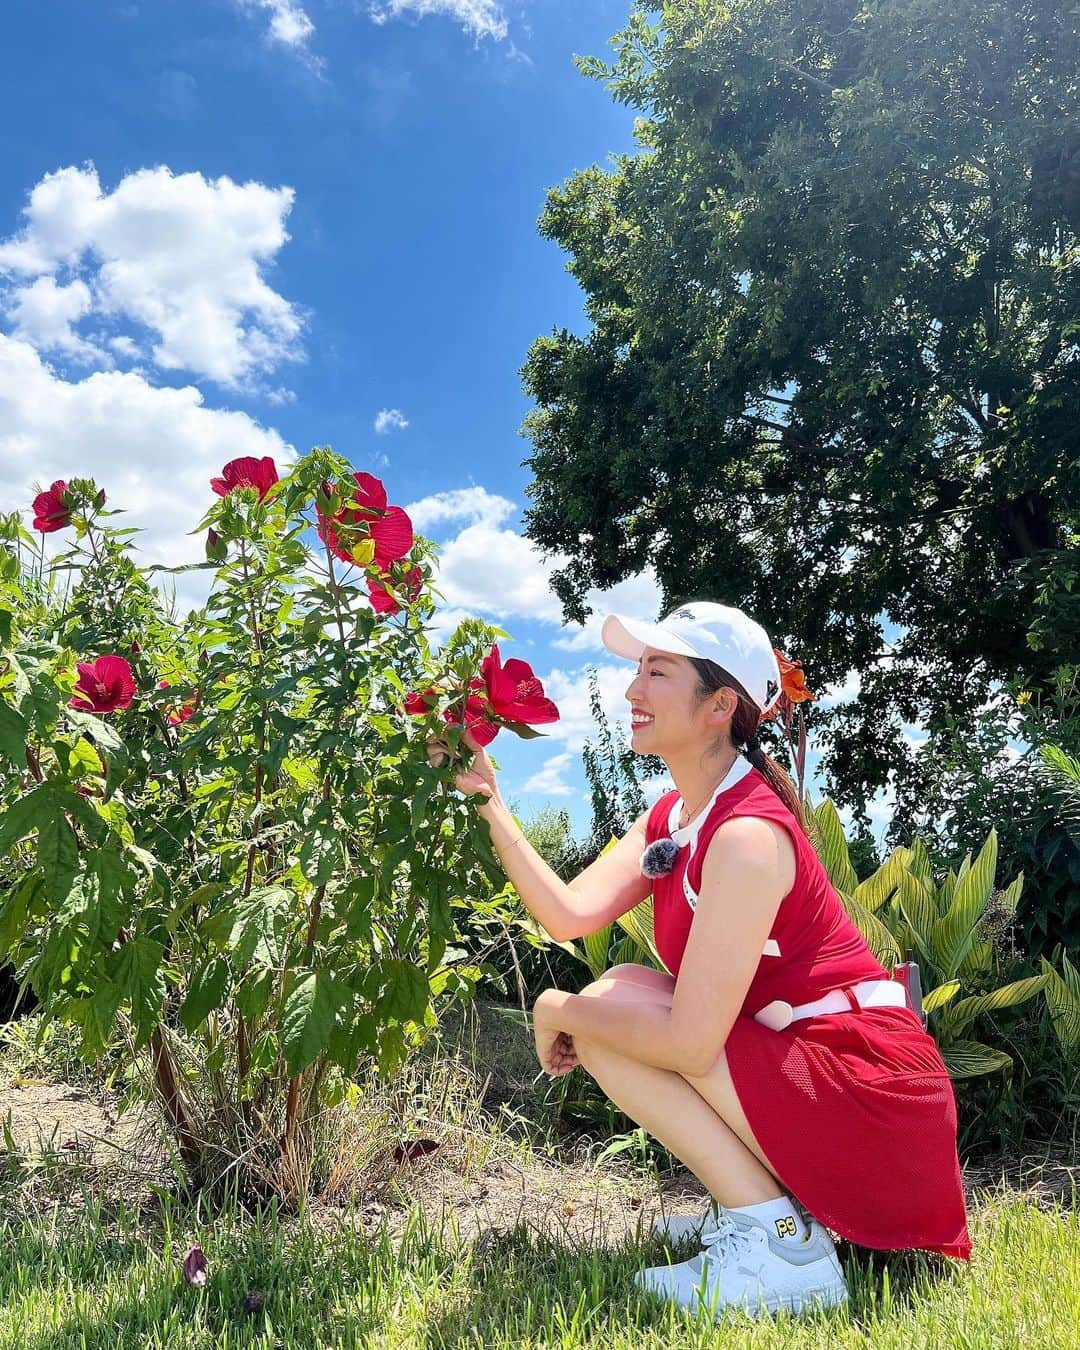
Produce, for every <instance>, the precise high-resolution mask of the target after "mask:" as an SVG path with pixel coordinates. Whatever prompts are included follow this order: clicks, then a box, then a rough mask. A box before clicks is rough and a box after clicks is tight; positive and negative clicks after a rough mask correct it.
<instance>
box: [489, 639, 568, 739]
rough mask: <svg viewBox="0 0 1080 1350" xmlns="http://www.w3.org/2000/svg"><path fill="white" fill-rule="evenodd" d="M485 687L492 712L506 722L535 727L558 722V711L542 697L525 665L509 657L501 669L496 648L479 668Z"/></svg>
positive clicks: (547, 699)
mask: <svg viewBox="0 0 1080 1350" xmlns="http://www.w3.org/2000/svg"><path fill="white" fill-rule="evenodd" d="M480 673H481V674H482V675H483V677H484V685H485V687H486V689H487V694H488V698H489V699H490V701H491V711H492V712H493V713H494V714H495V715H496V717H502V718H504V719H505V720H506V721H507V722H524V723H525V724H526V725H527V726H538V725H539V724H541V723H543V722H557V721H558V720H559V710H558V708H556V706H555V704H554V703H552V701H551V699H549V698H545V697H544V686H543V685H542V684H541V683H540V681H539V680H538V679H537V678H536V676H535V675H534V674H533V670H532V666H530V665H529V663H528V661H519V660H518V658H517V657H511V658H510V660H509V661H507V662H506V664H505V665H503V663H502V660H501V658H500V656H499V648H498V647H497V646H493V647H492V649H491V655H490V656H485V657H484V660H483V663H482V664H481V666H480Z"/></svg>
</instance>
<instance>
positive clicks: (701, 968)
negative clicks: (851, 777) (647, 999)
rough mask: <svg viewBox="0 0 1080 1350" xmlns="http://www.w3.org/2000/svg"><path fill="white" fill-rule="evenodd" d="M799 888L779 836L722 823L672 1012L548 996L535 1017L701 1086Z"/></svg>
mask: <svg viewBox="0 0 1080 1350" xmlns="http://www.w3.org/2000/svg"><path fill="white" fill-rule="evenodd" d="M794 882H795V850H794V847H793V845H792V843H791V840H790V839H789V838H788V835H787V832H786V831H785V830H784V829H783V828H782V827H781V826H779V825H774V824H772V823H771V822H769V821H765V820H759V819H757V818H754V817H750V816H738V817H736V818H734V819H733V820H729V821H726V822H725V823H724V824H723V825H721V827H720V828H719V829H718V830H717V832H716V834H715V835H714V836H713V838H712V839H711V840H710V842H709V847H708V851H707V852H706V854H705V860H704V865H703V868H702V879H701V894H700V897H699V899H698V906H697V910H696V912H695V914H694V920H693V923H692V924H691V927H690V936H689V938H688V940H687V943H686V951H685V953H684V955H683V960H682V966H681V967H680V970H679V976H678V979H677V980H676V982H675V995H674V998H673V1000H672V1004H671V1007H670V1009H669V1008H665V1007H663V1006H662V1005H658V1004H651V1003H640V1004H639V1003H630V1002H622V1001H617V1000H615V999H603V998H589V997H587V996H582V995H579V994H566V993H563V992H562V991H561V990H557V989H549V990H546V991H545V992H544V993H543V994H541V995H540V998H539V999H538V1001H537V1003H536V1005H535V1007H534V1010H533V1015H534V1017H535V1018H536V1019H537V1021H538V1022H539V1023H540V1024H541V1025H545V1026H547V1027H549V1028H557V1029H558V1030H559V1031H562V1032H565V1033H566V1034H567V1035H569V1036H571V1037H581V1038H582V1039H583V1040H590V1041H594V1042H595V1043H596V1044H597V1045H602V1046H605V1047H606V1048H608V1049H610V1050H615V1051H617V1052H618V1053H619V1054H623V1055H628V1056H630V1057H631V1058H633V1059H636V1060H638V1061H639V1062H640V1063H642V1064H652V1065H654V1066H655V1067H657V1068H660V1069H671V1070H674V1071H675V1072H676V1073H680V1074H682V1075H683V1076H684V1077H687V1078H701V1077H704V1075H705V1074H706V1073H708V1072H709V1070H710V1069H711V1068H712V1066H713V1065H714V1064H715V1063H716V1061H717V1059H719V1057H720V1053H721V1051H722V1050H723V1048H724V1042H725V1041H726V1040H727V1038H728V1033H729V1032H730V1031H731V1027H732V1024H733V1023H734V1021H735V1018H736V1017H737V1016H738V1013H739V1009H740V1008H741V1007H742V1004H743V1000H744V999H745V998H746V991H747V989H749V987H750V982H751V980H752V979H753V978H754V972H755V970H756V969H757V966H758V962H759V961H760V959H761V949H762V947H763V946H764V944H765V939H766V938H767V937H768V936H769V931H770V929H771V928H772V925H773V920H774V919H775V917H776V912H777V910H778V909H779V908H780V902H781V900H783V898H784V896H785V895H787V893H788V892H789V891H790V890H791V887H792V886H793V885H794Z"/></svg>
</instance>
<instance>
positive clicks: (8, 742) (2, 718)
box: [0, 700, 28, 771]
mask: <svg viewBox="0 0 1080 1350" xmlns="http://www.w3.org/2000/svg"><path fill="white" fill-rule="evenodd" d="M27 730H28V728H27V725H26V718H25V717H23V716H22V714H21V713H17V712H16V711H15V709H14V708H12V707H10V706H9V705H8V704H7V703H4V702H3V701H2V700H0V755H6V756H7V757H8V759H10V760H11V761H12V763H13V764H14V765H15V767H16V768H17V769H21V770H24V771H25V769H26V736H27Z"/></svg>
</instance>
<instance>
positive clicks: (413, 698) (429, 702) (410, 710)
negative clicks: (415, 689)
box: [404, 689, 439, 717]
mask: <svg viewBox="0 0 1080 1350" xmlns="http://www.w3.org/2000/svg"><path fill="white" fill-rule="evenodd" d="M438 697H439V691H438V690H437V689H425V690H424V692H423V693H422V694H406V695H405V705H404V710H405V712H406V713H407V714H408V715H409V716H410V717H426V716H427V715H428V713H429V712H430V711H431V709H432V708H433V707H434V705H435V703H436V701H437V700H438Z"/></svg>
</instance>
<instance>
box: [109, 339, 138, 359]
mask: <svg viewBox="0 0 1080 1350" xmlns="http://www.w3.org/2000/svg"><path fill="white" fill-rule="evenodd" d="M109 346H110V347H111V348H112V349H113V351H114V352H115V353H116V354H117V356H123V357H125V358H126V359H127V360H129V361H134V360H136V358H137V357H138V356H139V344H138V343H137V342H136V341H135V339H134V338H129V337H128V336H127V334H126V333H121V334H120V335H119V336H118V337H114V338H110V339H109Z"/></svg>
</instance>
